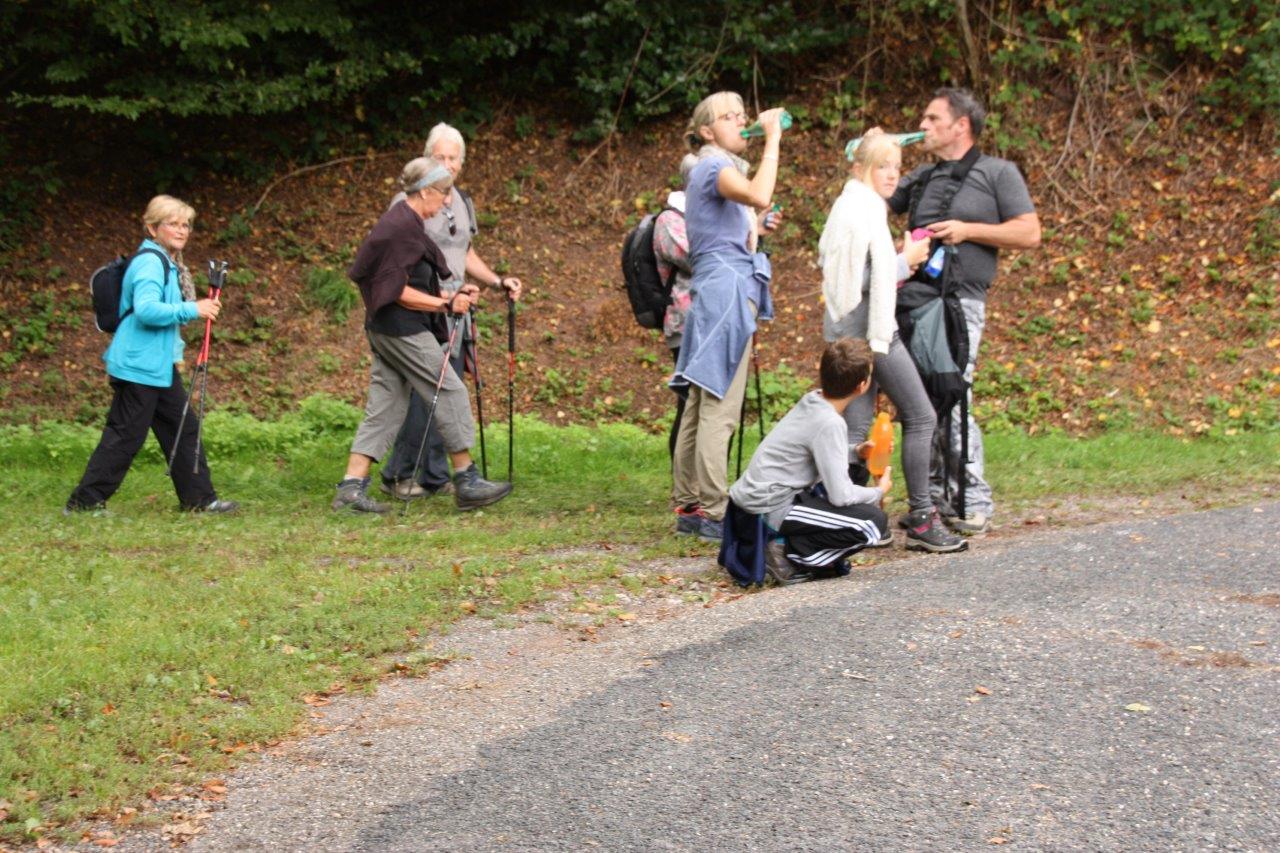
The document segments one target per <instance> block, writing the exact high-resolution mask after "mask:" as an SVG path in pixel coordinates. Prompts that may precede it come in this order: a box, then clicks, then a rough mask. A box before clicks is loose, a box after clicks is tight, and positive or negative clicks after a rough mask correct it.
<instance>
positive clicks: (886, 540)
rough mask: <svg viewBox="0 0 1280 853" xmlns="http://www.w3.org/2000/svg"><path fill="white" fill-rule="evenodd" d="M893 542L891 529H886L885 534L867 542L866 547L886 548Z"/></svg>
mask: <svg viewBox="0 0 1280 853" xmlns="http://www.w3.org/2000/svg"><path fill="white" fill-rule="evenodd" d="M892 544H893V531H892V530H887V531H885V534H884V535H883V536H881V537H880V538H879V539H877V540H875V541H874V542H868V543H867V547H868V548H888V547H889V546H890V545H892Z"/></svg>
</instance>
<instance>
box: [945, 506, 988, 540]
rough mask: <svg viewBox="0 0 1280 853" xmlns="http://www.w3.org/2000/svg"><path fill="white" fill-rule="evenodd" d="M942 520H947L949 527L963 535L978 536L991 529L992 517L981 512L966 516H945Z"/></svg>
mask: <svg viewBox="0 0 1280 853" xmlns="http://www.w3.org/2000/svg"><path fill="white" fill-rule="evenodd" d="M942 520H943V521H944V522H946V525H947V527H950V528H951V529H952V530H953V531H955V532H956V533H959V534H960V535H961V536H977V535H978V534H979V533H986V532H987V531H988V530H990V529H991V519H990V518H988V517H987V516H986V515H984V514H983V513H980V512H975V513H974V514H973V515H966V516H965V517H964V518H961V517H960V516H958V515H950V516H945V517H943V519H942Z"/></svg>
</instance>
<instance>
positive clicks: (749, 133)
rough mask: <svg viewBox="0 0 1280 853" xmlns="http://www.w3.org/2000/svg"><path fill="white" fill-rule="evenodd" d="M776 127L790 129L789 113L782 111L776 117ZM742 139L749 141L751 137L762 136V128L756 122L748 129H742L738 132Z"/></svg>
mask: <svg viewBox="0 0 1280 853" xmlns="http://www.w3.org/2000/svg"><path fill="white" fill-rule="evenodd" d="M778 126H779V127H781V128H782V129H783V130H790V129H791V113H789V112H787V111H786V110H783V111H782V115H780V116H778ZM739 133H741V134H742V138H743V139H750V138H752V137H753V136H764V128H763V127H761V126H760V122H756V123H755V124H753V125H751V126H750V127H744V128H743V129H742V130H740V131H739Z"/></svg>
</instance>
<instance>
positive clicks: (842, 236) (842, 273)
mask: <svg viewBox="0 0 1280 853" xmlns="http://www.w3.org/2000/svg"><path fill="white" fill-rule="evenodd" d="M868 254H870V256H871V293H870V296H869V299H870V306H869V308H868V313H867V340H868V342H869V343H870V344H871V349H872V351H873V352H878V353H882V354H883V353H887V352H888V351H889V342H890V341H891V340H892V339H893V328H894V323H893V311H894V307H895V305H896V302H897V296H898V293H897V285H898V258H897V253H896V252H895V251H894V248H893V237H892V235H890V233H889V219H888V210H887V208H886V206H885V202H884V199H882V198H881V197H880V196H878V195H877V194H876V193H875V191H874V190H872V189H871V187H869V186H867V185H866V184H864V183H863V182H862V181H859V180H857V179H856V178H855V179H853V180H850V181H849V182H848V183H847V184H845V185H844V191H843V192H841V193H840V197H839V198H837V199H836V203H835V204H834V205H833V206H832V207H831V213H830V215H828V216H827V224H826V225H825V226H824V227H823V229H822V238H821V239H820V240H819V241H818V262H819V263H820V264H821V265H822V295H823V298H824V299H825V300H826V303H827V314H828V315H829V316H830V317H831V319H832V321H839V320H840V319H841V318H842V317H844V316H845V315H847V314H848V313H849V312H851V311H853V310H854V309H855V308H857V307H858V304H859V303H860V302H862V281H863V278H864V275H865V268H866V263H867V256H868Z"/></svg>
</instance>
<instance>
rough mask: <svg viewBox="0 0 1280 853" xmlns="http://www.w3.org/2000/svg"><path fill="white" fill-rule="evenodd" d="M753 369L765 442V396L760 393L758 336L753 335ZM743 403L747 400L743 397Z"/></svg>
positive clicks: (761, 431)
mask: <svg viewBox="0 0 1280 853" xmlns="http://www.w3.org/2000/svg"><path fill="white" fill-rule="evenodd" d="M751 369H752V370H753V371H755V374H756V414H757V415H758V416H759V418H760V440H761V441H764V395H763V394H761V393H760V356H759V354H758V353H757V352H756V336H755V333H754V332H753V333H752V334H751ZM743 401H744V402H745V401H746V398H745V397H743Z"/></svg>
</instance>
